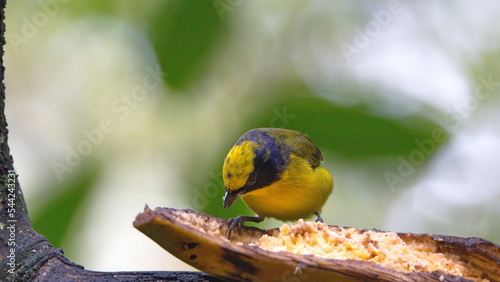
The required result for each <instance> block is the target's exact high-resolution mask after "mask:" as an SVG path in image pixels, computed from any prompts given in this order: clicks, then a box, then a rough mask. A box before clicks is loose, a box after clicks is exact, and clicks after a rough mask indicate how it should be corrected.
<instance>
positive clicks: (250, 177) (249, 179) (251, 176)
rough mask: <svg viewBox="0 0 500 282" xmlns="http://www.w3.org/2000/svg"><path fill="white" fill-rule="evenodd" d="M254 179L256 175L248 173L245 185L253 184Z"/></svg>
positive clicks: (255, 179)
mask: <svg viewBox="0 0 500 282" xmlns="http://www.w3.org/2000/svg"><path fill="white" fill-rule="evenodd" d="M256 181H257V176H256V175H250V176H249V177H248V180H247V184H246V186H253V185H254V184H255V182H256Z"/></svg>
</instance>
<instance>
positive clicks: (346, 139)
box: [257, 97, 448, 159]
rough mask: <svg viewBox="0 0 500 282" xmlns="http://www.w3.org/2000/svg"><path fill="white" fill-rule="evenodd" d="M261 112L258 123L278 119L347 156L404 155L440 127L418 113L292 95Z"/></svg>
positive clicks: (280, 125)
mask: <svg viewBox="0 0 500 282" xmlns="http://www.w3.org/2000/svg"><path fill="white" fill-rule="evenodd" d="M264 111H265V112H264V113H262V114H260V115H259V114H257V116H262V119H261V122H260V126H269V124H270V122H269V121H272V120H277V122H275V125H277V127H285V128H288V129H294V130H298V131H300V132H303V133H305V134H307V135H308V136H309V137H310V138H311V139H312V140H313V141H314V143H316V145H318V146H319V147H320V148H322V149H328V150H332V151H334V152H335V153H338V154H342V155H344V156H346V157H350V158H360V159H362V158H366V157H368V156H380V155H394V156H398V155H407V154H409V153H411V152H412V151H414V150H415V149H417V148H418V146H417V145H416V143H415V141H416V140H424V139H427V138H430V137H431V136H432V131H433V130H434V129H436V128H439V129H442V128H441V127H440V126H438V125H437V124H436V123H434V122H432V121H430V120H428V119H424V118H422V117H421V116H415V117H410V118H407V119H405V120H394V119H390V118H384V117H381V116H377V115H374V114H372V113H371V112H370V111H369V110H368V109H367V108H366V107H364V106H358V107H343V106H339V105H335V104H332V103H330V102H329V101H327V100H324V99H321V98H314V97H300V98H291V99H289V100H286V101H283V102H282V103H280V104H277V105H273V106H271V107H270V108H267V109H264ZM442 131H443V132H444V134H445V135H446V138H447V137H448V136H447V134H446V131H445V130H444V129H442ZM441 144H442V143H441ZM441 144H437V146H436V147H438V146H439V145H441Z"/></svg>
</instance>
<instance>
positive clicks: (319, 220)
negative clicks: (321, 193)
mask: <svg viewBox="0 0 500 282" xmlns="http://www.w3.org/2000/svg"><path fill="white" fill-rule="evenodd" d="M314 214H315V215H316V216H317V217H318V218H317V219H316V222H321V223H323V218H322V217H321V214H320V213H319V211H317V212H315V213H314Z"/></svg>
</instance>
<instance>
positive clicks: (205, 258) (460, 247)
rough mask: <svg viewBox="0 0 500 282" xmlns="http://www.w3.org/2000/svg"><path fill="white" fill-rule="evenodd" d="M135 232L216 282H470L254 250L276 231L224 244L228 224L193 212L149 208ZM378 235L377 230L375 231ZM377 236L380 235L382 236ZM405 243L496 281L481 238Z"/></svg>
mask: <svg viewBox="0 0 500 282" xmlns="http://www.w3.org/2000/svg"><path fill="white" fill-rule="evenodd" d="M134 227H135V228H137V229H138V230H140V231H141V232H142V233H144V234H145V235H146V236H148V237H150V238H151V239H152V240H153V241H155V242H156V243H157V244H159V245H160V246H161V247H162V248H164V249H165V250H167V251H168V252H170V253H171V254H173V255H174V256H176V257H177V258H179V259H180V260H182V261H184V262H186V263H187V264H189V265H191V266H193V267H195V268H197V269H199V270H201V271H203V272H205V273H208V274H210V275H213V276H215V277H218V278H222V279H225V280H238V281H300V280H308V281H359V280H377V281H423V280H425V281H473V280H469V279H466V278H464V277H461V276H456V275H450V274H444V273H443V272H440V271H433V272H425V273H424V272H408V271H404V272H403V271H396V270H394V269H390V268H387V267H384V266H383V265H382V264H378V263H375V262H372V261H365V260H358V259H325V258H321V257H318V256H314V255H300V254H294V253H291V252H273V251H267V250H264V249H262V248H260V247H258V246H257V245H253V244H255V243H258V241H259V238H261V237H262V236H263V235H269V236H275V235H277V234H278V233H279V232H280V230H279V229H267V230H262V229H259V228H255V227H247V226H244V227H243V228H242V229H241V230H239V232H238V231H236V230H235V231H233V232H232V233H231V238H230V239H228V238H227V237H228V232H229V230H228V222H227V219H222V218H217V217H213V216H210V215H207V214H202V213H198V212H195V211H192V210H177V209H171V208H156V209H155V210H154V211H153V210H151V209H149V208H148V207H147V206H146V208H145V210H144V212H142V213H140V214H139V215H138V216H137V218H136V220H135V221H134ZM377 232H378V231H377ZM380 232H381V231H380ZM398 235H399V237H400V238H402V239H403V240H404V241H406V242H410V241H412V240H413V241H415V240H416V241H419V242H422V243H426V244H435V245H436V247H437V250H438V251H440V252H446V253H449V254H453V255H456V256H458V257H459V258H460V260H462V261H464V262H465V263H466V264H467V265H468V267H470V268H473V269H474V272H475V273H480V276H479V277H478V278H477V279H475V280H477V281H481V280H483V281H500V247H499V246H497V245H495V244H493V243H491V242H489V241H487V240H483V239H480V238H460V237H454V236H442V235H431V234H412V233H398Z"/></svg>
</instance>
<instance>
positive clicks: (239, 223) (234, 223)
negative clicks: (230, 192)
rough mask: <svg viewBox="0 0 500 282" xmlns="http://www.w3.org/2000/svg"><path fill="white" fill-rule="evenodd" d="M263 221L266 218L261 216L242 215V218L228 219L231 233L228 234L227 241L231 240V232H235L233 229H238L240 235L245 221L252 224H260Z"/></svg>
mask: <svg viewBox="0 0 500 282" xmlns="http://www.w3.org/2000/svg"><path fill="white" fill-rule="evenodd" d="M263 220H264V218H261V217H260V216H244V215H240V216H237V217H235V218H230V219H228V221H227V223H228V228H229V232H228V234H227V239H229V238H231V232H232V231H233V229H234V228H235V227H237V229H238V233H239V232H240V230H241V228H242V227H243V225H244V224H245V221H252V222H256V223H259V222H261V221H263Z"/></svg>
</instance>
